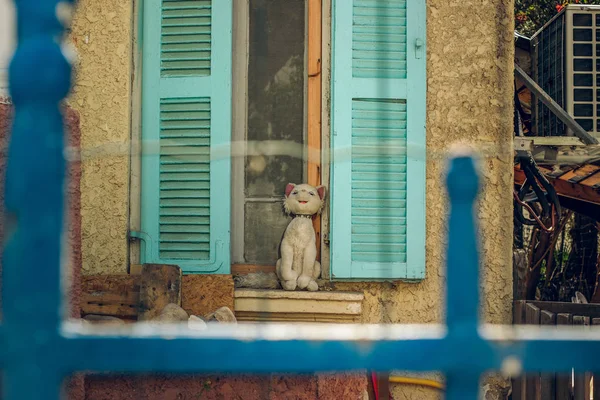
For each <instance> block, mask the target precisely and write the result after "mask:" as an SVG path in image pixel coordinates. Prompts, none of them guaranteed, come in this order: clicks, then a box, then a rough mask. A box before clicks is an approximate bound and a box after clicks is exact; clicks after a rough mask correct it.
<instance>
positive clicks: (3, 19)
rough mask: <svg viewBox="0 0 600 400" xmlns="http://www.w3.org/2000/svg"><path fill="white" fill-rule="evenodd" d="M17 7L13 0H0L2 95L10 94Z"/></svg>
mask: <svg viewBox="0 0 600 400" xmlns="http://www.w3.org/2000/svg"><path fill="white" fill-rule="evenodd" d="M14 18H15V9H14V4H13V1H12V0H0V96H4V95H8V64H9V62H10V58H11V57H12V53H13V51H14V46H15V39H14V37H15V33H14V30H15V22H14Z"/></svg>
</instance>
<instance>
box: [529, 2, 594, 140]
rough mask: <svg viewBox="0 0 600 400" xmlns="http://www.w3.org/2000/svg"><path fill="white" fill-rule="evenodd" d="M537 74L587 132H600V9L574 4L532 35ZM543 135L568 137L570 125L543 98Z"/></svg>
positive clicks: (539, 118)
mask: <svg viewBox="0 0 600 400" xmlns="http://www.w3.org/2000/svg"><path fill="white" fill-rule="evenodd" d="M532 40H533V43H534V48H535V52H534V54H535V57H534V58H535V62H534V65H535V68H534V72H535V78H536V80H537V82H538V84H539V85H540V86H541V87H542V89H544V90H545V91H546V92H547V93H548V94H549V95H550V96H551V97H552V98H553V99H554V100H555V101H556V102H557V103H558V104H559V105H560V106H561V107H563V108H564V109H565V111H567V113H569V114H570V115H571V116H573V118H574V119H575V121H576V122H577V123H578V124H579V125H580V126H581V127H582V128H583V129H584V130H586V131H587V132H590V133H592V134H593V133H598V132H600V118H599V116H600V110H598V107H597V105H598V103H600V101H599V98H600V91H599V90H598V83H599V82H600V80H599V79H600V7H599V6H587V5H586V6H579V5H569V6H567V7H566V8H565V10H564V11H562V12H561V13H560V14H559V15H558V16H557V17H555V18H554V19H553V20H551V21H550V22H549V23H548V24H547V25H545V26H544V27H543V28H542V29H541V30H540V31H539V32H538V33H536V35H534V37H533V38H532ZM535 122H536V128H537V135H538V136H558V135H564V134H566V133H568V132H566V127H565V126H564V124H563V123H562V122H560V120H559V119H558V118H557V117H556V116H555V115H554V114H553V113H552V112H551V111H550V110H549V109H548V108H547V107H546V106H544V105H543V104H542V102H541V101H539V100H538V101H537V103H536V112H535Z"/></svg>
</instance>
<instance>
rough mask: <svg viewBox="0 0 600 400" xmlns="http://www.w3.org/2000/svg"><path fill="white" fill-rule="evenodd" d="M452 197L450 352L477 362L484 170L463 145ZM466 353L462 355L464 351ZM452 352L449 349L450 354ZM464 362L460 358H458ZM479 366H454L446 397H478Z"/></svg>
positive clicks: (454, 163) (455, 159)
mask: <svg viewBox="0 0 600 400" xmlns="http://www.w3.org/2000/svg"><path fill="white" fill-rule="evenodd" d="M446 185H447V189H448V195H449V202H450V215H449V221H448V248H447V257H448V259H447V268H446V277H447V278H446V279H447V287H446V290H447V294H446V325H447V329H448V340H450V341H451V342H454V343H455V346H453V347H452V348H453V349H455V352H453V354H452V355H451V356H452V357H453V358H455V359H456V360H457V362H459V363H460V362H461V361H463V362H465V363H467V364H468V363H473V362H474V360H469V359H464V358H469V357H470V356H471V355H474V356H475V357H478V356H479V357H482V356H485V354H473V353H472V352H471V351H467V349H470V348H473V347H475V348H477V347H478V346H477V343H478V342H480V338H479V335H478V332H477V326H478V322H479V318H478V317H479V255H478V248H477V247H478V244H477V232H476V224H475V217H474V211H475V210H474V204H475V199H476V197H477V195H478V193H479V176H478V175H477V171H476V168H475V161H474V158H473V157H472V155H470V154H469V153H468V152H467V151H465V150H461V149H458V150H456V151H455V152H454V154H452V155H451V157H450V165H449V170H448V175H447V178H446ZM461 354H462V357H461ZM448 356H450V355H448ZM459 365H460V364H459ZM479 374H480V371H477V369H474V368H464V369H462V370H461V369H460V368H457V369H455V370H453V371H449V372H448V373H447V375H446V378H447V391H446V396H447V399H467V398H468V399H475V398H477V394H478V391H479V378H480V375H479Z"/></svg>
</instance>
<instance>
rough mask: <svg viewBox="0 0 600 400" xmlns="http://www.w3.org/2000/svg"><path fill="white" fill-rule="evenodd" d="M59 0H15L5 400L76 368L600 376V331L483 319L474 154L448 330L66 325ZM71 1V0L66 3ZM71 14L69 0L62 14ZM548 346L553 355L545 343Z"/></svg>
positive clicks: (458, 171) (55, 390)
mask: <svg viewBox="0 0 600 400" xmlns="http://www.w3.org/2000/svg"><path fill="white" fill-rule="evenodd" d="M57 3H58V2H57V0H16V5H17V10H18V49H17V51H16V54H15V55H14V59H13V61H12V64H11V67H10V87H11V95H12V98H13V102H14V105H15V110H16V113H15V118H14V124H13V130H12V136H11V141H10V147H9V155H8V168H7V177H6V198H5V201H6V213H7V214H6V229H7V231H6V237H7V241H6V244H5V249H4V253H3V265H4V271H3V282H2V283H3V304H4V314H3V321H2V326H1V330H0V341H1V342H0V343H1V347H0V362H1V367H2V368H3V371H4V379H3V387H4V392H5V393H4V394H5V397H4V398H5V399H7V400H16V399H20V400H30V399H31V400H33V399H48V400H51V399H57V398H59V385H60V384H61V382H62V380H63V378H64V377H66V376H68V375H69V374H71V373H73V372H76V371H102V372H107V371H114V372H117V371H118V372H126V373H127V372H130V373H143V372H153V373H154V372H172V373H188V372H210V373H219V372H238V373H242V372H254V373H261V372H281V373H283V372H319V371H349V370H357V369H370V370H379V371H388V370H412V371H441V372H443V373H445V374H446V379H447V392H446V396H447V398H449V399H475V398H476V395H477V391H478V383H479V379H480V377H481V374H482V373H485V372H488V371H492V370H496V371H498V370H503V371H504V372H512V373H518V372H519V370H520V369H524V370H526V371H534V370H535V371H542V372H550V371H557V372H569V371H570V370H571V368H572V367H575V368H576V369H577V370H580V371H583V370H585V371H591V372H600V362H598V358H599V357H600V340H599V339H600V335H599V333H600V332H599V331H596V330H594V331H592V330H591V329H588V330H586V331H584V330H577V331H575V330H568V329H566V328H565V329H563V330H560V329H559V328H554V329H551V328H549V329H547V330H544V331H542V330H538V329H537V328H531V327H529V328H528V327H523V328H520V329H519V330H518V331H516V330H515V328H512V327H478V313H479V301H478V299H479V296H478V293H479V275H478V269H479V260H478V253H477V239H476V238H477V234H476V231H475V229H476V224H475V221H474V213H473V206H474V201H475V198H476V196H477V192H478V190H479V183H478V176H477V173H476V170H475V162H474V159H473V157H472V156H471V155H468V154H462V155H461V154H454V155H453V156H452V157H451V162H450V168H449V173H448V177H447V186H448V192H449V195H450V201H451V213H450V219H449V243H448V259H447V264H448V265H447V277H448V278H447V312H446V326H445V327H444V326H431V325H427V326H425V325H420V326H406V325H386V326H364V325H354V326H353V325H322V326H318V327H314V326H295V325H294V326H288V325H269V326H266V325H265V326H260V325H258V326H237V327H225V326H215V327H211V328H210V329H209V330H207V331H203V332H195V331H190V330H188V329H187V327H177V326H167V327H164V326H163V327H160V328H158V327H153V328H149V327H148V325H144V324H136V325H135V326H133V327H129V328H120V329H116V328H113V329H111V330H108V329H104V330H98V328H96V329H94V330H92V329H90V328H86V327H83V326H81V325H79V324H74V323H63V322H62V316H63V312H62V309H63V308H62V305H61V294H60V292H61V276H60V275H61V274H60V237H61V232H62V222H63V201H64V199H63V183H64V170H65V161H64V158H63V125H62V117H61V113H60V110H59V103H60V101H61V100H62V99H63V98H64V97H65V96H66V95H67V92H68V90H69V87H70V74H71V66H70V65H69V63H68V61H67V60H66V59H65V57H64V55H63V53H62V52H61V48H60V45H59V44H58V41H57V38H59V36H60V34H61V33H62V31H63V27H62V26H61V24H60V23H59V21H58V19H57V17H56V10H57ZM68 4H71V3H68ZM62 10H64V7H63V8H62ZM549 349H551V350H549Z"/></svg>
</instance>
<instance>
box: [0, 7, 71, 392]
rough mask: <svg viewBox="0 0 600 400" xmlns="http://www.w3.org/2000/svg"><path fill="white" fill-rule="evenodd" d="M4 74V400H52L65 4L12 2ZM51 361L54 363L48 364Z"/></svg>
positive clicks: (66, 72) (66, 68)
mask: <svg viewBox="0 0 600 400" xmlns="http://www.w3.org/2000/svg"><path fill="white" fill-rule="evenodd" d="M15 4H16V10H17V42H18V44H17V49H16V52H15V54H14V56H13V59H12V62H11V65H10V67H9V85H10V94H11V97H12V101H13V104H14V106H15V112H14V121H13V125H12V134H11V136H10V142H9V150H8V162H7V172H6V188H5V207H6V215H5V218H6V232H5V236H6V243H5V250H4V253H3V265H4V268H3V282H2V283H3V306H4V320H3V330H4V332H3V333H4V340H5V343H4V345H5V355H4V356H5V360H4V361H5V371H4V372H5V374H4V376H5V381H4V391H5V398H6V399H8V400H12V399H22V400H30V399H31V400H33V399H57V398H58V395H59V393H58V390H57V388H58V384H59V382H60V380H61V371H60V367H58V365H60V363H57V362H56V357H54V356H57V355H58V354H56V352H58V350H57V348H56V346H55V345H56V344H57V343H58V338H59V336H58V332H59V324H60V319H61V315H62V313H61V295H60V250H61V238H62V231H63V230H62V227H63V201H64V196H63V191H64V188H63V186H64V176H65V160H64V156H63V139H64V138H63V118H62V114H61V110H60V103H61V101H62V100H63V99H64V98H65V97H66V95H67V94H68V92H69V89H70V86H71V65H70V63H69V62H68V61H67V60H66V58H65V56H64V55H63V52H62V51H61V45H60V41H61V40H62V34H63V31H64V27H63V26H62V24H61V22H60V21H59V18H58V16H57V13H60V12H65V10H66V11H67V12H68V8H69V7H70V6H71V5H72V4H71V2H61V4H60V5H59V2H58V1H57V0H16V1H15ZM53 359H54V360H53Z"/></svg>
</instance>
